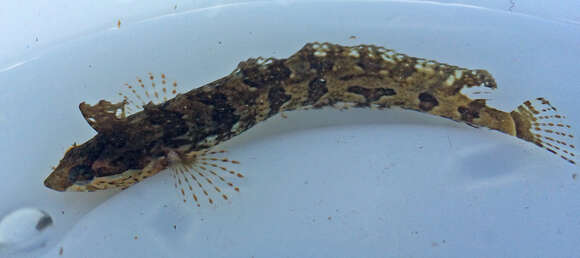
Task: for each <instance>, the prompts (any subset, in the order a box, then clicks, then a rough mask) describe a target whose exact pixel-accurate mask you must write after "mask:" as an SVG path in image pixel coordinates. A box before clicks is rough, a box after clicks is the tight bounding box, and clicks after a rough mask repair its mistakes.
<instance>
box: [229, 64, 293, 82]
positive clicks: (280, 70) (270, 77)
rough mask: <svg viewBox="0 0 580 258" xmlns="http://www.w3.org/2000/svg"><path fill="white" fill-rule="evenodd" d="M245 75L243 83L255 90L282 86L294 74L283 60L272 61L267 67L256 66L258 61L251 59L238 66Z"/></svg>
mask: <svg viewBox="0 0 580 258" xmlns="http://www.w3.org/2000/svg"><path fill="white" fill-rule="evenodd" d="M238 68H239V69H240V71H241V73H242V74H243V82H244V83H245V84H247V85H249V86H251V87H254V88H263V87H271V86H274V85H280V83H281V82H282V81H285V80H287V79H288V78H289V77H290V74H291V73H292V72H291V71H290V69H288V67H286V65H285V64H284V62H283V61H282V60H272V63H270V64H267V65H261V64H256V59H250V60H248V61H246V62H242V63H240V64H239V65H238Z"/></svg>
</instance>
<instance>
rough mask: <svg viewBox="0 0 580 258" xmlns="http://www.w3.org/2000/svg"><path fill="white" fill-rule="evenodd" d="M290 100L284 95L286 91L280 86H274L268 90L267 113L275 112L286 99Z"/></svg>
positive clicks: (272, 113)
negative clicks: (268, 105) (268, 104)
mask: <svg viewBox="0 0 580 258" xmlns="http://www.w3.org/2000/svg"><path fill="white" fill-rule="evenodd" d="M288 100H290V96H289V95H286V91H285V90H284V88H282V87H274V88H271V89H270V91H268V101H269V102H270V112H269V115H274V114H277V113H278V111H280V106H282V105H283V104H284V103H286V101H288Z"/></svg>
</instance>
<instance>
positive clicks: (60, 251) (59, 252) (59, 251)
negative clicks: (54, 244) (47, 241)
mask: <svg viewBox="0 0 580 258" xmlns="http://www.w3.org/2000/svg"><path fill="white" fill-rule="evenodd" d="M63 253H64V249H63V248H62V246H61V247H60V250H58V255H60V256H62V254H63Z"/></svg>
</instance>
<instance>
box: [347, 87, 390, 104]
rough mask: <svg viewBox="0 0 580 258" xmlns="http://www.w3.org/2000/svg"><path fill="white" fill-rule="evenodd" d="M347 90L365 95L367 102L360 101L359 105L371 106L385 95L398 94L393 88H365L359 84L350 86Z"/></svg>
mask: <svg viewBox="0 0 580 258" xmlns="http://www.w3.org/2000/svg"><path fill="white" fill-rule="evenodd" d="M347 91H348V92H351V93H355V94H358V95H361V96H364V97H365V99H366V102H365V103H359V106H369V105H370V104H371V103H372V102H375V101H377V100H379V99H380V98H381V97H383V96H393V95H397V93H396V92H395V90H393V89H391V88H365V87H362V86H358V85H354V86H350V87H348V89H347Z"/></svg>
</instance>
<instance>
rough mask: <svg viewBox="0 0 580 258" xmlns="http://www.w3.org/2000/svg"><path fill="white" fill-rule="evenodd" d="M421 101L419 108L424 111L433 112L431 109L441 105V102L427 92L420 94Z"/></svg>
mask: <svg viewBox="0 0 580 258" xmlns="http://www.w3.org/2000/svg"><path fill="white" fill-rule="evenodd" d="M419 101H420V103H419V108H420V109H421V110H423V111H431V109H433V108H434V107H436V106H437V105H439V101H437V99H436V98H435V97H433V95H431V94H429V93H426V92H423V93H421V94H419Z"/></svg>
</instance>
